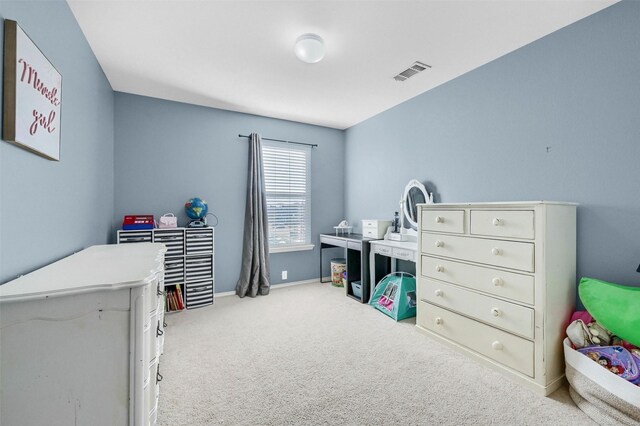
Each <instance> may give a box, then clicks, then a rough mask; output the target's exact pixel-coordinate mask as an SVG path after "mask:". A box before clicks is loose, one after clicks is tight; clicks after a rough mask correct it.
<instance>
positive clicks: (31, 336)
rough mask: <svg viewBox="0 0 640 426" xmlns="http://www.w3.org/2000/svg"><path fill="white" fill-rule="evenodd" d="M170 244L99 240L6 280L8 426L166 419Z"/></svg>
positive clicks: (0, 400) (1, 314)
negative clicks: (162, 413)
mask: <svg viewBox="0 0 640 426" xmlns="http://www.w3.org/2000/svg"><path fill="white" fill-rule="evenodd" d="M165 251H166V249H165V246H164V245H163V244H151V243H148V244H131V245H104V246H93V247H90V248H88V249H86V250H83V251H81V252H79V253H76V254H74V255H71V256H69V257H67V258H64V259H62V260H60V261H58V262H55V263H52V264H51V265H48V266H46V267H44V268H41V269H39V270H37V271H35V272H32V273H30V274H28V275H25V276H22V277H20V278H18V279H16V280H14V281H10V282H8V283H6V284H4V285H2V286H0V393H1V395H0V408H1V409H0V424H2V425H7V426H9V425H45V424H46V425H136V426H137V425H149V424H151V425H153V424H155V423H156V415H157V402H158V395H159V385H158V381H159V379H160V378H161V376H160V375H159V371H158V365H159V359H160V354H161V353H162V345H163V334H164V330H163V326H162V324H163V315H164V305H163V303H164V301H163V298H162V297H161V294H162V291H163V285H164V283H163V258H164V253H165Z"/></svg>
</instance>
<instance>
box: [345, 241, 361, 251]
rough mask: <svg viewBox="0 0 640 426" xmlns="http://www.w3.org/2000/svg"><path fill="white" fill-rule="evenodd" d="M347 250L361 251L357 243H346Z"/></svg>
mask: <svg viewBox="0 0 640 426" xmlns="http://www.w3.org/2000/svg"><path fill="white" fill-rule="evenodd" d="M347 248H349V249H351V250H358V251H362V243H361V242H357V241H347Z"/></svg>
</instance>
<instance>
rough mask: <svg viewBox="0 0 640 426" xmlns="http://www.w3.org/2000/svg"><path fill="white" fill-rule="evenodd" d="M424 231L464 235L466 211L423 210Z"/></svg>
mask: <svg viewBox="0 0 640 426" xmlns="http://www.w3.org/2000/svg"><path fill="white" fill-rule="evenodd" d="M422 230H423V231H434V232H450V233H454V234H464V210H423V211H422Z"/></svg>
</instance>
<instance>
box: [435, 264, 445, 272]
mask: <svg viewBox="0 0 640 426" xmlns="http://www.w3.org/2000/svg"><path fill="white" fill-rule="evenodd" d="M436 271H437V272H444V266H442V265H438V266H436Z"/></svg>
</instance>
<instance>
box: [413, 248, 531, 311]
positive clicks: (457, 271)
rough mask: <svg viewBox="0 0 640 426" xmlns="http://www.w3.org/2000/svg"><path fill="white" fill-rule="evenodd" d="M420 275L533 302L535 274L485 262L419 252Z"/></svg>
mask: <svg viewBox="0 0 640 426" xmlns="http://www.w3.org/2000/svg"><path fill="white" fill-rule="evenodd" d="M421 262H422V263H421V265H420V266H421V268H420V273H421V275H422V276H425V277H430V278H435V279H437V280H441V281H447V282H450V283H454V284H459V285H461V286H464V287H468V288H472V289H474V290H479V291H482V292H485V293H489V294H493V295H495V296H500V297H504V298H507V299H512V300H515V301H517V302H523V303H528V304H530V305H533V303H534V288H535V286H534V278H533V277H532V276H531V275H524V274H516V273H514V272H506V271H501V270H498V269H493V268H487V267H484V266H476V265H469V264H467V263H460V262H454V261H452V260H446V259H439V258H436V257H431V256H422V259H421Z"/></svg>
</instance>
